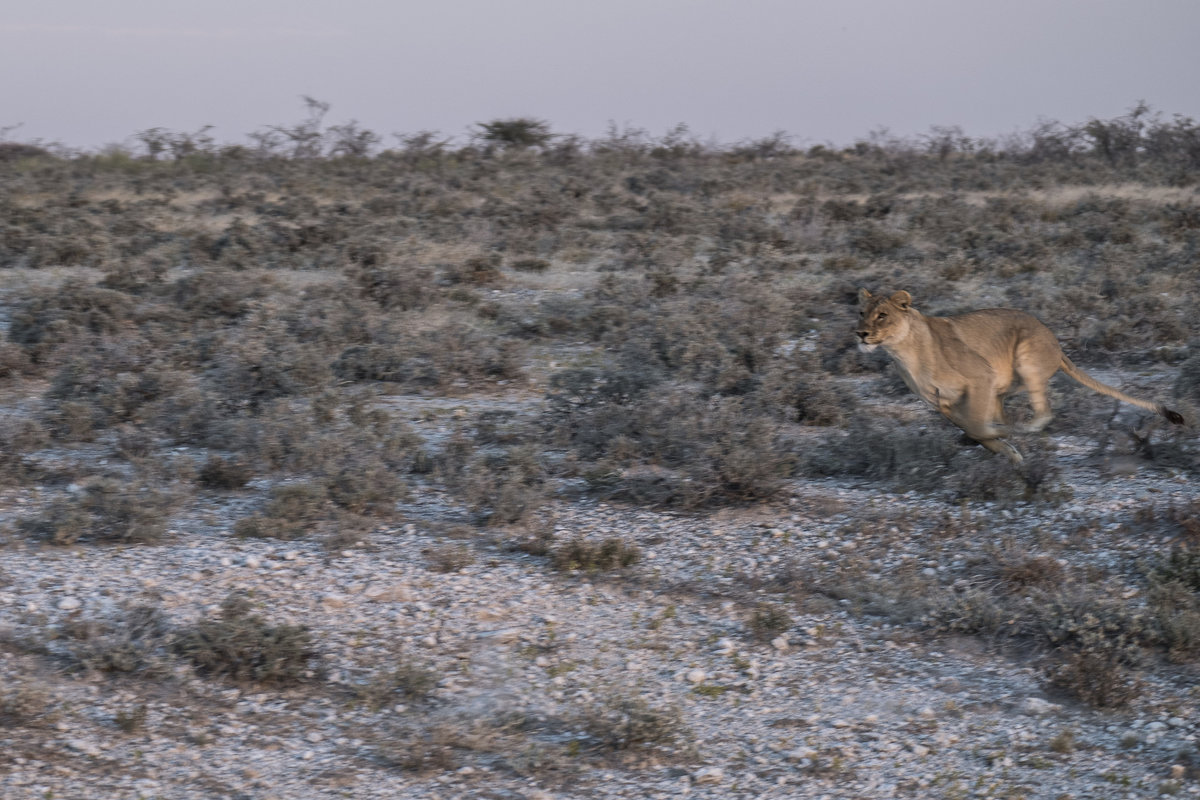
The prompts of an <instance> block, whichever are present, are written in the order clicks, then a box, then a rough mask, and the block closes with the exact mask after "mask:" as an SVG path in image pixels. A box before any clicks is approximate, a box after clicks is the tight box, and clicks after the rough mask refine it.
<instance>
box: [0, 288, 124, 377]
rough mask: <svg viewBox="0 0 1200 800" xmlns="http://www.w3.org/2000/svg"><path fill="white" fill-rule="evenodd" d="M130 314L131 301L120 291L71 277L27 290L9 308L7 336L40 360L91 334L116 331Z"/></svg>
mask: <svg viewBox="0 0 1200 800" xmlns="http://www.w3.org/2000/svg"><path fill="white" fill-rule="evenodd" d="M134 317H135V301H134V299H133V298H132V297H130V296H129V295H127V294H125V293H124V292H118V291H114V290H112V289H103V288H100V287H98V286H93V285H91V284H87V283H83V282H81V281H77V280H71V281H67V282H66V283H64V284H63V285H61V286H58V287H55V288H41V287H39V288H36V289H32V290H30V291H29V293H28V294H27V295H26V297H25V299H24V302H21V303H19V304H18V305H17V306H16V308H14V310H13V313H12V322H11V323H10V326H9V331H8V336H9V339H10V340H11V341H13V342H15V343H17V344H19V345H21V346H22V347H24V348H25V350H26V352H27V353H28V354H29V357H30V359H31V360H32V361H33V362H34V363H35V364H40V363H46V362H50V361H55V360H57V359H59V358H61V356H62V354H63V353H71V352H73V350H74V348H73V345H76V344H79V343H81V342H84V341H86V340H88V339H89V338H91V337H103V336H113V335H116V334H119V333H121V332H122V331H123V330H124V329H125V327H126V326H127V325H129V324H131V323H132V322H133V321H134Z"/></svg>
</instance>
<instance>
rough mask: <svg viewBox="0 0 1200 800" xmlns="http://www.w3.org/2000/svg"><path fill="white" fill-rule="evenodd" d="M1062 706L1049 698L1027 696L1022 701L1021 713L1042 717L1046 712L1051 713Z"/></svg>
mask: <svg viewBox="0 0 1200 800" xmlns="http://www.w3.org/2000/svg"><path fill="white" fill-rule="evenodd" d="M1060 708H1062V706H1059V705H1057V704H1055V703H1051V702H1049V701H1048V700H1043V699H1042V698H1040V697H1026V698H1025V700H1024V701H1023V702H1022V703H1021V713H1023V714H1029V715H1030V716H1034V717H1040V716H1042V715H1044V714H1051V713H1053V712H1055V711H1058V710H1059V709H1060Z"/></svg>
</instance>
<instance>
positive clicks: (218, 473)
mask: <svg viewBox="0 0 1200 800" xmlns="http://www.w3.org/2000/svg"><path fill="white" fill-rule="evenodd" d="M252 477H254V472H253V471H252V470H251V469H250V466H249V465H248V464H246V462H245V461H242V460H241V459H239V458H236V457H234V458H229V459H226V458H222V457H221V456H216V455H214V456H209V457H208V460H207V461H206V462H204V466H203V467H201V468H200V472H199V473H198V474H197V476H196V480H197V482H198V483H199V484H200V485H201V486H204V487H206V488H209V489H242V488H244V487H245V486H246V484H247V483H249V481H250V479H251V478H252Z"/></svg>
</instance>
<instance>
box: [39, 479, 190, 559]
mask: <svg viewBox="0 0 1200 800" xmlns="http://www.w3.org/2000/svg"><path fill="white" fill-rule="evenodd" d="M174 504H175V498H174V497H173V496H171V495H170V494H167V493H164V492H161V491H157V490H155V489H151V488H149V487H146V486H139V485H136V484H134V485H129V484H125V483H123V482H120V481H117V480H114V479H111V478H100V479H93V480H91V481H90V482H88V483H87V484H86V485H84V486H83V487H82V488H81V489H80V490H79V491H78V492H76V493H75V494H74V495H72V496H69V497H65V498H62V499H59V500H56V501H54V502H53V503H51V505H50V506H49V508H47V510H46V511H44V512H43V513H42V514H40V515H38V516H36V517H27V518H25V519H22V520H20V521H19V522H18V526H19V527H20V528H21V530H23V531H25V532H26V533H28V534H29V535H32V536H34V537H36V538H38V539H42V540H44V541H47V542H50V543H51V544H58V545H70V544H75V543H76V542H80V541H83V542H96V543H128V544H152V543H155V542H157V541H159V540H160V539H162V537H163V536H164V535H165V534H166V531H167V520H168V517H169V513H170V511H171V509H172V507H173V506H174Z"/></svg>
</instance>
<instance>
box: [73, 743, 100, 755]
mask: <svg viewBox="0 0 1200 800" xmlns="http://www.w3.org/2000/svg"><path fill="white" fill-rule="evenodd" d="M67 747H69V748H71V749H72V750H75V751H76V752H79V753H83V754H84V755H85V756H98V755H100V745H98V744H96V743H95V742H92V741H89V740H87V739H70V740H68V741H67Z"/></svg>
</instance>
